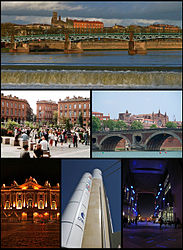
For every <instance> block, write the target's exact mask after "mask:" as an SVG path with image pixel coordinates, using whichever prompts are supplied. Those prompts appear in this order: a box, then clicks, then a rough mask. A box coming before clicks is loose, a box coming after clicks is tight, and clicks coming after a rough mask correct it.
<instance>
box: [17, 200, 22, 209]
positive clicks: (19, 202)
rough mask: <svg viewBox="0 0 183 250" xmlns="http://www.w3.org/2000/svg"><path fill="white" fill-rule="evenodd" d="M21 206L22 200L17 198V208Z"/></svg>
mask: <svg viewBox="0 0 183 250" xmlns="http://www.w3.org/2000/svg"><path fill="white" fill-rule="evenodd" d="M21 208H22V201H21V200H18V203H17V209H21Z"/></svg>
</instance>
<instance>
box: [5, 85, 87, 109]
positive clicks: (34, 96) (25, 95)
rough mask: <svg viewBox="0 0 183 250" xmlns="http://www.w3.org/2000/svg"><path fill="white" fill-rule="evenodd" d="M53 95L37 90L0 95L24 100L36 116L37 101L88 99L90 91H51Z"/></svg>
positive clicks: (8, 92) (9, 92) (7, 92)
mask: <svg viewBox="0 0 183 250" xmlns="http://www.w3.org/2000/svg"><path fill="white" fill-rule="evenodd" d="M53 93H54V95H50V91H47V90H46V91H42V90H41V91H38V90H32V91H31V90H28V91H27V90H25V91H6V90H3V91H1V94H4V95H5V96H7V95H12V96H17V97H18V98H20V99H26V100H27V101H28V103H29V104H30V106H31V108H32V109H33V113H34V114H36V110H37V109H36V102H37V101H38V100H39V101H41V100H47V101H49V100H51V101H55V102H57V103H58V101H59V99H62V100H63V99H65V98H66V97H67V96H69V98H73V97H74V96H76V97H78V96H81V97H83V98H85V97H86V98H90V91H82V90H81V91H64V90H63V91H61V90H60V91H55V90H53Z"/></svg>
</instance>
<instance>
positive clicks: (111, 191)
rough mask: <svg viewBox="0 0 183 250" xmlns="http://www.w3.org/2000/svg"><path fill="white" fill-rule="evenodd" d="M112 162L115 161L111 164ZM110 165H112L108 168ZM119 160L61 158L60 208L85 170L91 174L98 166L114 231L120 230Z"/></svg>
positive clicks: (64, 205) (63, 207)
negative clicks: (101, 174) (101, 173)
mask: <svg viewBox="0 0 183 250" xmlns="http://www.w3.org/2000/svg"><path fill="white" fill-rule="evenodd" d="M114 163H117V164H115V165H113V164H114ZM111 165H113V167H112V168H111V169H109V170H106V172H104V170H105V169H108V168H109V167H110V166H111ZM120 167H121V162H120V161H117V160H102V159H98V160H63V161H62V181H61V195H62V206H61V207H62V209H61V212H63V211H64V209H65V207H66V206H67V203H68V201H69V199H70V198H71V196H72V194H73V192H74V190H75V188H76V186H77V184H78V183H79V181H80V179H81V177H82V175H83V174H84V173H85V172H90V173H91V174H92V172H93V169H95V168H99V169H100V170H101V171H102V172H103V182H104V186H105V190H106V194H107V197H108V199H109V206H110V212H111V217H112V223H113V229H114V232H117V231H121V169H120V170H118V171H116V172H114V173H113V174H111V175H109V176H107V175H108V174H110V173H112V172H113V171H114V170H117V169H118V168H120Z"/></svg>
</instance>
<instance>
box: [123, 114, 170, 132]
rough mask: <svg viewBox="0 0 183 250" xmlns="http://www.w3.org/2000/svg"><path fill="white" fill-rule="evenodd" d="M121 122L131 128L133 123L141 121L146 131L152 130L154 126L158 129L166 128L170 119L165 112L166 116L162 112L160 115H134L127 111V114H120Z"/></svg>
mask: <svg viewBox="0 0 183 250" xmlns="http://www.w3.org/2000/svg"><path fill="white" fill-rule="evenodd" d="M119 120H122V121H124V122H125V123H126V124H127V125H129V126H131V124H132V122H133V121H140V122H141V123H142V124H143V125H144V128H145V129H148V128H150V127H151V126H152V125H153V124H154V125H156V126H157V127H158V128H164V127H166V123H167V122H168V121H169V118H168V116H167V114H166V112H165V114H164V115H163V114H161V112H160V110H159V112H158V113H154V112H153V113H152V114H139V115H132V114H131V113H129V112H128V110H126V112H125V113H119Z"/></svg>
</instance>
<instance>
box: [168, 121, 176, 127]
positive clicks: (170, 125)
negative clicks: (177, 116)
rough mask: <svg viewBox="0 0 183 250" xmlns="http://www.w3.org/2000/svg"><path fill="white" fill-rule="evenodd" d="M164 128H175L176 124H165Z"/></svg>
mask: <svg viewBox="0 0 183 250" xmlns="http://www.w3.org/2000/svg"><path fill="white" fill-rule="evenodd" d="M166 128H177V124H176V123H175V122H167V123H166Z"/></svg>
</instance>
